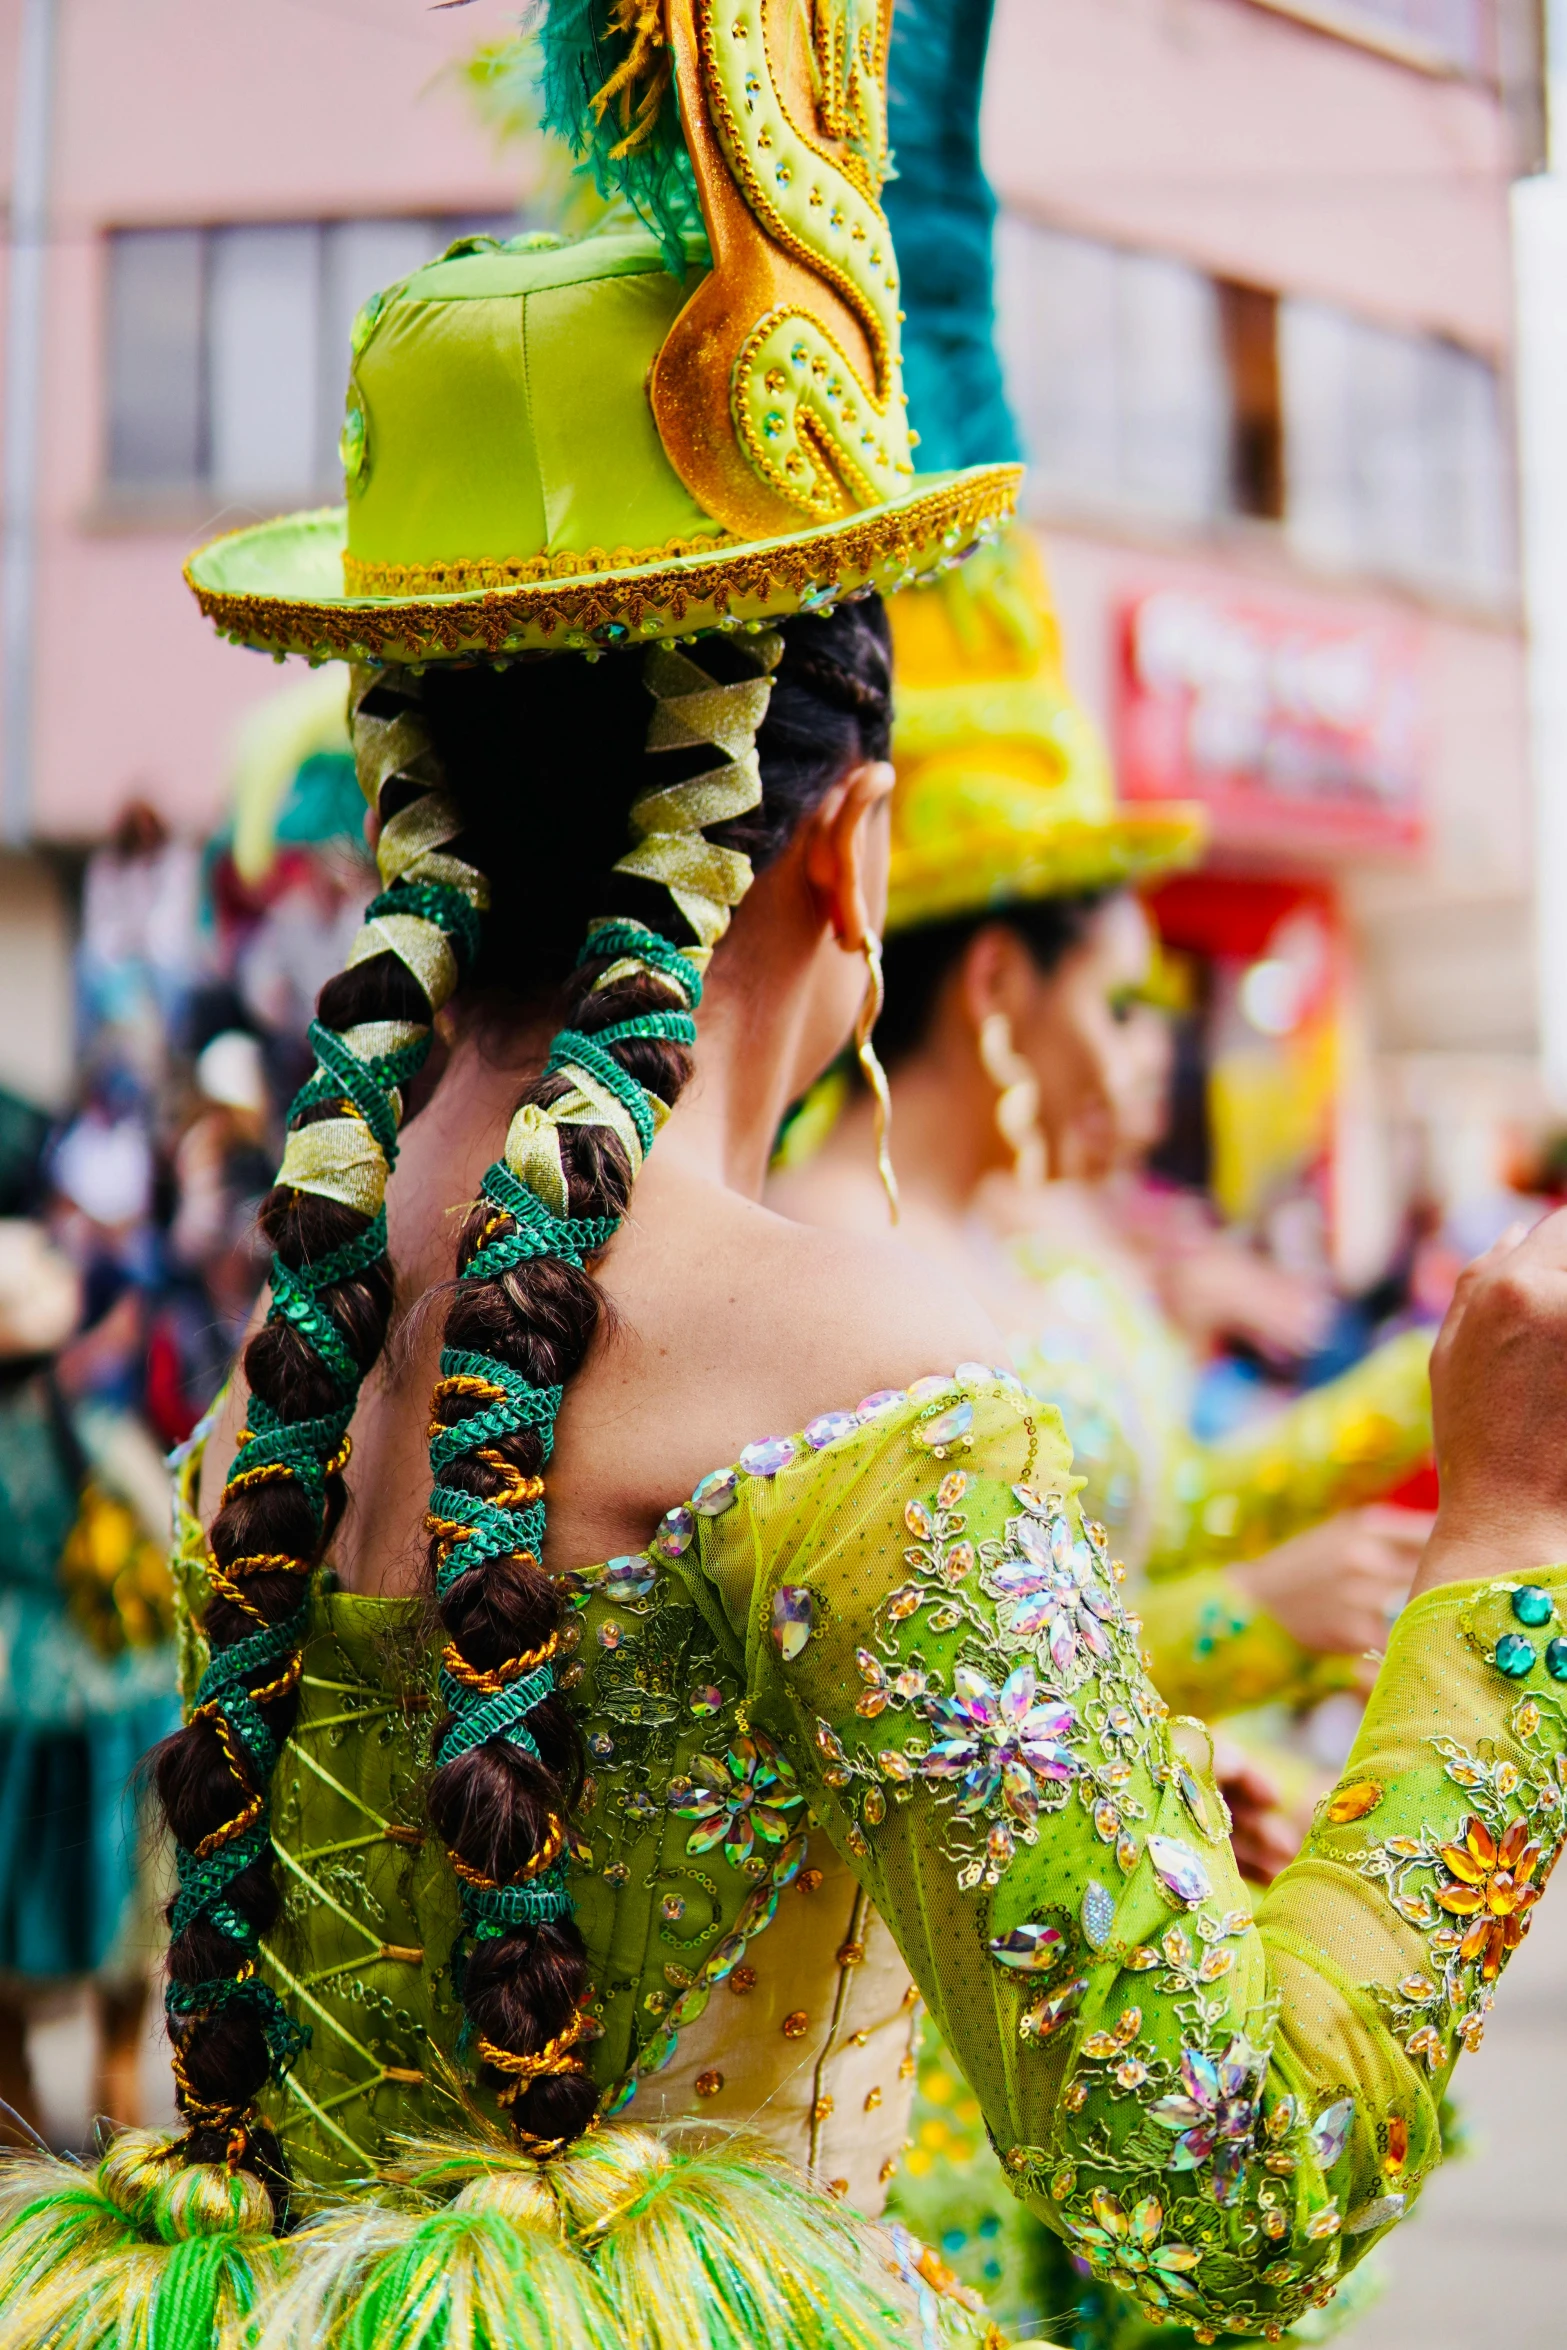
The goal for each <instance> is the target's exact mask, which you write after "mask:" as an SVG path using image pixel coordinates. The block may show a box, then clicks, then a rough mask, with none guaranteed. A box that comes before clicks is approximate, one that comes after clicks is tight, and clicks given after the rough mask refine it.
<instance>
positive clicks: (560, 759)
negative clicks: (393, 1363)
mask: <svg viewBox="0 0 1567 2350" xmlns="http://www.w3.org/2000/svg"><path fill="white" fill-rule="evenodd" d="M757 655H760V658H761V661H762V663H764V664H771V663H776V667H774V668H773V669H772V674H771V678H770V680H769V678H768V677H767V675H766V673H765V669H764V671H763V674H762V675H760V676H759V675H758V661H757V658H756V657H755V656H757ZM649 693H651V694H652V695H653V697H654V712H653V718H652V723H651V727H649V724H648V699H647V697H648V694H649ZM426 701H427V708H428V711H429V717H430V724H431V728H432V735H433V738H434V741H435V743H436V747H437V749H438V751H439V753H440V755H441V757H442V760H443V764H444V768H445V772H446V775H447V779H448V786H449V788H450V789H451V790H452V791H453V793H454V795H455V796H456V797H457V799H458V800H459V801H460V802H461V804H462V805H463V806H464V807H465V808H467V809H469V810H470V811H471V817H470V821H471V825H472V837H474V838H475V839H477V838H479V836H480V835H481V834H482V833H483V831H484V830H485V828H486V824H487V823H498V824H500V825H501V826H503V827H504V825H505V823H506V821H507V818H508V814H509V815H510V818H511V821H513V822H514V823H515V822H516V821H517V817H518V810H517V804H516V800H515V797H514V796H510V795H507V793H506V792H505V789H504V777H505V768H506V765H507V764H508V763H510V764H515V765H516V766H517V767H518V768H519V769H520V771H521V773H523V774H525V775H526V779H527V785H528V794H527V800H526V803H525V805H524V808H523V810H522V812H521V823H522V828H523V834H524V840H523V842H521V843H519V844H518V846H519V848H521V847H524V846H527V847H531V848H532V849H533V851H534V855H533V857H532V859H531V860H530V862H529V864H528V865H526V866H523V867H522V875H523V878H524V879H525V881H526V883H527V903H528V906H529V909H530V916H531V910H532V909H533V908H534V907H535V906H537V907H539V908H540V909H541V912H540V917H539V920H538V921H537V922H534V921H531V920H530V923H529V924H528V925H526V926H523V927H522V928H521V929H520V931H519V930H518V928H517V927H516V926H514V925H512V924H510V923H508V922H507V921H506V920H505V919H504V917H503V915H502V914H501V912H500V910H499V909H498V911H497V919H496V921H495V922H494V923H493V924H492V926H491V945H490V949H489V951H488V952H487V955H486V958H485V961H486V965H487V967H488V971H489V975H490V976H492V977H497V978H500V977H503V976H504V977H505V978H509V979H511V980H512V981H513V983H514V984H519V983H520V984H521V985H523V986H525V987H528V988H530V989H534V990H536V989H537V988H538V986H539V985H540V984H544V985H554V986H556V987H559V985H560V975H561V972H562V970H563V968H565V967H566V966H567V964H568V963H569V959H570V955H571V951H572V943H574V941H575V940H577V939H580V938H581V935H582V928H583V911H582V908H583V903H584V902H585V905H586V908H587V911H588V914H589V915H590V916H591V914H592V912H593V911H594V910H597V911H598V912H599V913H600V915H601V917H602V916H603V909H604V908H605V906H606V905H607V906H609V907H610V908H611V909H612V911H611V912H610V914H609V915H608V916H607V917H603V918H601V919H599V920H598V921H596V922H591V924H590V927H589V933H588V938H587V943H586V945H585V946H583V947H582V948H581V950H580V953H579V954H578V955H577V959H576V965H575V968H574V969H572V970H571V971H570V975H569V978H568V979H567V981H566V983H565V987H564V994H563V998H561V999H559V1000H560V1002H561V1014H562V1018H563V1023H564V1024H563V1026H562V1028H561V1030H560V1032H559V1033H558V1034H557V1036H556V1037H555V1040H554V1043H553V1044H552V1046H551V1049H550V1053H549V1057H548V1060H547V1062H546V1065H545V1069H544V1073H543V1074H542V1076H540V1077H539V1078H537V1079H536V1080H534V1081H533V1082H531V1083H530V1084H529V1085H528V1086H527V1087H526V1088H525V1089H524V1091H523V1094H522V1098H521V1102H520V1105H519V1108H518V1111H517V1114H516V1116H515V1118H514V1119H513V1121H512V1126H511V1130H510V1133H509V1135H508V1139H507V1149H506V1154H505V1157H504V1158H503V1159H502V1160H501V1161H500V1162H498V1163H497V1165H496V1166H495V1167H492V1168H491V1170H490V1172H489V1174H488V1175H487V1176H486V1178H485V1183H484V1192H483V1197H482V1199H481V1201H480V1204H479V1206H478V1207H477V1209H476V1210H475V1212H474V1213H473V1215H472V1216H471V1217H470V1219H469V1221H468V1224H467V1227H466V1229H465V1231H464V1233H463V1236H462V1239H461V1242H460V1244H459V1249H458V1271H459V1276H460V1279H459V1284H458V1288H457V1291H456V1293H455V1295H454V1298H453V1301H452V1305H451V1308H450V1310H449V1314H448V1318H447V1324H446V1332H445V1351H444V1352H443V1355H442V1358H441V1378H440V1381H439V1384H438V1385H437V1387H436V1390H435V1396H434V1400H433V1409H432V1439H433V1441H432V1447H431V1464H432V1469H433V1470H434V1473H435V1480H436V1483H435V1491H434V1493H433V1494H432V1497H431V1508H430V1532H431V1547H430V1566H431V1574H432V1579H433V1582H434V1586H435V1590H436V1594H437V1600H438V1605H439V1609H440V1616H441V1621H442V1624H443V1626H444V1628H445V1631H446V1634H447V1647H446V1650H445V1655H444V1661H443V1680H442V1688H443V1694H444V1696H445V1699H446V1702H447V1705H448V1707H449V1709H450V1710H449V1715H448V1718H447V1721H446V1723H445V1725H444V1726H443V1729H442V1730H441V1732H440V1733H439V1737H438V1746H437V1765H438V1767H437V1769H436V1771H435V1773H434V1775H433V1778H432V1781H431V1786H430V1796H429V1803H430V1812H431V1817H432V1820H433V1821H434V1824H435V1826H436V1828H437V1830H438V1832H439V1833H440V1835H441V1836H442V1837H443V1839H444V1840H445V1842H446V1844H447V1847H448V1849H449V1851H450V1852H451V1855H452V1860H453V1865H454V1867H455V1869H456V1871H457V1876H458V1880H459V1885H460V1887H461V1892H462V1904H463V1915H464V1935H463V1939H462V1947H461V1948H460V1950H459V1953H458V1960H459V1965H458V1973H459V1979H460V1983H461V1992H462V1997H463V2002H464V2005H465V2008H466V2011H467V2016H468V2022H469V2027H470V2032H471V2035H472V2042H473V2047H474V2051H475V2053H476V2055H477V2057H478V2059H479V2061H480V2063H481V2065H482V2067H483V2068H484V2077H485V2078H487V2079H488V2080H489V2082H490V2083H491V2085H492V2087H494V2088H495V2090H496V2092H497V2094H498V2096H499V2098H500V2101H501V2102H502V2103H503V2104H504V2105H507V2106H508V2107H509V2109H510V2113H511V2118H512V2121H513V2123H514V2125H515V2127H516V2130H517V2132H518V2136H519V2139H520V2141H521V2143H522V2145H523V2146H524V2148H525V2149H527V2150H529V2151H531V2152H533V2153H535V2154H537V2155H539V2156H541V2157H542V2156H544V2155H547V2154H549V2153H552V2152H554V2151H555V2150H556V2149H558V2148H559V2147H561V2146H563V2145H567V2144H569V2143H571V2141H572V2140H574V2139H575V2138H577V2137H578V2136H580V2135H581V2133H582V2132H583V2131H584V2130H585V2129H586V2128H588V2127H589V2126H591V2123H592V2120H593V2115H594V2106H595V2091H594V2088H593V2085H592V2083H591V2081H590V2079H589V2078H588V2075H587V2072H586V2069H585V2066H584V2064H583V2061H582V2056H581V2053H580V2043H581V2041H582V2040H583V2039H584V2038H585V2037H586V2036H587V2035H588V2033H589V2032H590V2031H591V2028H592V2027H591V2025H590V2024H589V2023H588V2021H587V2018H586V2016H585V2015H584V2012H583V2009H582V2006H581V2004H580V2003H581V2001H582V1998H583V1994H584V1992H585V1990H586V1988H587V1972H586V1960H585V1954H584V1949H583V1944H582V1939H581V1935H580V1933H579V1932H578V1929H577V1927H576V1925H575V1923H574V1922H573V1919H572V1915H571V1902H570V1897H569V1894H568V1892H567V1890H566V1850H567V1843H568V1838H569V1835H570V1828H569V1815H570V1812H571V1809H572V1806H573V1805H574V1803H575V1801H576V1799H577V1796H578V1793H579V1790H580V1786H581V1780H582V1771H583V1757H582V1749H581V1743H580V1739H579V1735H578V1731H577V1726H576V1723H575V1721H574V1719H573V1715H572V1711H571V1708H570V1706H569V1703H568V1702H567V1700H566V1695H565V1693H566V1691H567V1690H568V1689H569V1688H570V1686H571V1683H572V1682H573V1680H574V1679H575V1678H576V1677H577V1674H578V1672H579V1671H580V1668H579V1667H577V1666H575V1665H573V1664H571V1663H569V1662H567V1661H564V1659H565V1655H566V1651H567V1648H568V1645H569V1643H570V1639H571V1628H570V1627H569V1626H568V1624H567V1621H566V1616H567V1611H566V1607H565V1602H564V1597H563V1593H562V1590H561V1587H560V1585H559V1584H558V1583H557V1582H556V1581H555V1580H554V1579H553V1578H552V1577H551V1576H550V1575H549V1574H547V1573H546V1572H545V1570H544V1568H543V1566H542V1563H541V1561H542V1556H543V1543H544V1498H543V1497H544V1472H545V1470H546V1468H547V1465H548V1461H549V1457H550V1448H551V1444H552V1441H553V1431H554V1423H555V1416H556V1413H557V1411H558V1409H559V1405H560V1400H561V1395H562V1391H563V1389H564V1387H565V1385H566V1383H567V1382H568V1381H569V1380H570V1379H571V1377H572V1376H573V1375H574V1373H575V1372H576V1371H577V1370H578V1369H579V1368H580V1366H581V1364H582V1361H583V1359H584V1356H585V1355H586V1353H587V1351H588V1348H589V1346H590V1344H591V1342H592V1339H593V1336H594V1333H595V1331H596V1329H597V1327H598V1321H599V1315H600V1310H601V1302H602V1301H601V1298H600V1294H599V1291H598V1288H597V1286H596V1284H595V1281H594V1279H593V1276H592V1272H591V1269H590V1268H591V1263H592V1260H593V1259H594V1258H595V1257H596V1256H597V1254H598V1253H599V1252H600V1251H601V1250H602V1249H603V1248H604V1247H605V1246H606V1245H607V1243H608V1241H609V1239H610V1237H611V1235H612V1234H613V1232H614V1231H615V1229H616V1227H617V1225H618V1224H619V1222H620V1219H621V1218H622V1216H623V1215H624V1213H625V1211H626V1206H627V1203H628V1200H629V1198H630V1193H631V1187H632V1184H633V1181H634V1179H635V1174H636V1170H637V1168H638V1166H639V1165H640V1162H641V1158H642V1156H643V1154H644V1153H645V1151H646V1150H647V1148H648V1147H649V1146H650V1145H651V1143H652V1140H653V1136H654V1132H655V1131H656V1127H657V1125H658V1124H659V1123H661V1121H662V1118H663V1116H664V1115H665V1114H666V1113H667V1111H668V1109H669V1108H671V1107H672V1106H673V1105H674V1103H675V1102H676V1100H677V1099H678V1098H679V1095H680V1093H681V1090H682V1088H683V1087H684V1085H685V1084H686V1081H687V1079H688V1077H689V1076H690V1073H691V1066H692V1063H691V1046H692V1044H693V1043H694V1040H695V1027H694V1023H693V1019H692V1015H693V1014H694V1012H695V1011H696V1008H697V1005H698V1004H699V1002H700V1000H701V990H702V977H701V974H702V969H703V967H704V966H705V964H706V962H707V959H708V952H709V951H710V949H711V946H712V945H713V943H714V942H715V940H716V939H717V937H719V936H721V934H722V930H723V928H724V926H725V924H726V923H727V921H728V913H729V907H730V906H731V905H732V904H734V903H737V902H738V900H739V898H740V896H741V895H742V894H743V891H744V889H745V887H746V885H747V883H748V881H749V878H750V873H751V867H752V863H753V861H754V862H766V861H767V859H768V858H770V857H771V856H772V855H773V854H775V853H776V852H777V850H778V849H779V848H780V847H781V846H782V845H783V844H784V843H785V842H786V841H787V840H788V838H789V837H790V835H791V833H792V832H793V830H794V828H795V825H796V824H797V822H798V820H799V818H800V816H801V815H802V813H803V812H804V811H805V810H806V809H807V808H809V807H810V806H812V805H814V803H815V802H816V801H817V800H818V799H819V798H820V797H821V796H822V794H823V793H824V792H825V791H826V790H827V789H828V788H830V786H831V784H832V783H833V782H834V781H835V780H836V779H837V778H838V777H839V776H840V775H842V774H843V772H844V771H845V770H846V768H848V767H849V766H850V765H852V764H853V763H854V762H855V761H857V760H859V759H862V758H866V757H872V758H877V757H882V756H885V753H886V748H887V739H888V730H889V724H890V696H889V659H888V648H887V635H886V623H885V618H884V616H883V614H882V611H881V607H880V605H879V604H878V603H876V602H874V601H868V602H865V603H862V604H860V605H858V606H854V607H847V608H843V609H840V611H838V612H837V613H836V614H834V615H833V616H831V617H830V618H828V619H822V618H816V617H812V618H802V619H800V620H797V621H794V622H791V623H788V624H786V625H785V627H784V629H783V630H782V631H780V632H779V634H778V636H777V637H776V638H772V639H769V640H763V642H762V643H760V644H758V645H756V646H747V645H746V644H745V642H744V640H742V641H741V642H740V643H735V642H728V641H724V640H716V641H715V640H705V641H704V642H703V643H702V644H701V645H699V646H698V647H697V648H696V649H695V652H694V654H693V655H689V656H688V655H685V654H682V653H678V652H672V651H669V650H666V649H663V648H660V649H658V650H655V651H654V652H652V653H650V654H645V655H644V654H631V653H627V654H619V655H612V656H609V657H607V658H606V659H605V660H604V661H602V662H601V663H600V664H598V665H597V666H596V667H595V668H594V669H592V670H585V668H584V665H582V664H580V663H571V662H556V661H552V662H550V663H549V664H547V665H544V666H543V667H541V668H540V669H539V670H537V671H535V672H534V673H532V674H531V675H530V674H529V673H528V672H526V671H523V672H521V673H520V674H519V673H515V672H514V673H512V674H510V675H509V676H507V677H505V678H497V677H496V676H495V675H494V673H493V672H491V673H487V674H485V675H475V676H469V677H462V676H456V677H451V678H449V679H446V680H444V681H438V680H437V679H435V678H434V677H432V678H431V680H430V681H429V691H428V693H427V697H426ZM588 744H591V745H592V752H591V754H589V755H591V757H592V760H593V766H594V769H595V773H594V774H593V775H584V774H583V772H582V769H583V761H584V755H585V751H586V746H587V745H588ZM644 745H645V748H646V751H647V752H648V753H650V754H651V755H652V758H653V761H654V767H655V775H654V781H653V782H652V784H651V785H650V786H648V787H647V788H645V789H644V790H643V791H642V792H641V793H640V794H639V796H638V798H637V799H636V801H635V803H634V805H633V807H632V810H631V820H632V829H633V832H634V833H635V834H636V835H637V836H638V839H637V845H636V846H635V847H634V848H633V850H632V851H631V853H630V854H629V855H627V856H624V857H622V858H621V859H620V860H619V862H618V864H617V865H616V866H615V869H614V875H613V876H607V875H606V873H605V866H606V865H607V864H608V862H609V857H610V856H611V855H613V847H610V849H609V853H608V854H605V853H604V845H603V828H604V827H605V825H606V822H608V823H611V824H613V823H614V822H615V821H616V806H617V800H618V804H619V807H620V808H621V809H623V808H624V799H623V797H620V795H619V794H618V793H617V791H616V789H615V786H614V784H613V782H610V781H609V779H610V778H611V777H613V776H614V774H615V773H616V770H617V767H618V770H619V772H620V774H622V775H624V776H628V777H630V776H635V775H636V774H637V771H638V769H639V768H640V769H641V772H642V775H643V776H646V774H647V768H646V766H645V765H643V761H642V753H643V749H644ZM753 745H754V747H753ZM508 746H509V748H508ZM715 746H716V749H717V751H718V753H720V754H721V755H722V764H717V765H715V748H714V747H715ZM519 754H520V756H519ZM523 757H525V759H526V767H525V768H522V766H521V759H522V758H523ZM601 762H602V765H601ZM599 773H602V774H603V776H604V777H605V780H606V785H607V788H606V789H604V790H602V791H598V790H595V788H594V787H595V783H596V781H597V776H598V774H599ZM622 790H623V787H622ZM481 807H482V808H483V809H485V810H486V811H488V814H487V815H486V816H481V814H480V810H481ZM584 810H586V811H587V813H586V815H584V813H583V811H584ZM624 821H625V819H624V815H623V814H622V815H620V816H619V818H618V822H619V825H620V828H621V839H622V840H623V839H624V829H623V828H624ZM584 823H588V824H590V825H591V826H592V827H594V828H595V829H597V831H598V834H599V839H598V842H597V844H596V852H592V851H590V852H589V853H587V854H585V853H584V852H585V851H589V844H588V840H587V838H586V837H585V836H584V835H583V833H582V829H581V828H582V826H583V824H584ZM552 833H553V834H554V836H555V837H554V839H553V841H552V840H551V838H550V835H551V834H552ZM552 851H553V852H554V853H551V852H552ZM482 853H483V854H484V862H485V865H486V869H487V870H489V871H490V872H492V873H493V874H495V875H496V876H497V878H499V876H501V875H502V874H504V873H508V872H516V871H518V870H519V866H520V865H521V863H522V860H521V858H520V857H519V856H508V855H507V854H506V852H505V850H504V848H499V847H497V848H495V849H489V850H485V851H483V852H482ZM557 878H558V879H559V880H560V882H561V884H562V889H563V891H564V893H565V894H564V898H562V897H561V896H560V895H559V894H558V893H557V891H556V887H555V885H556V881H557ZM666 893H667V894H666ZM574 897H575V898H577V899H578V904H577V905H576V906H575V907H573V905H572V904H571V900H572V898H574ZM671 897H673V899H674V901H675V906H676V908H677V909H678V911H672V910H671V905H670V899H671ZM568 942H570V943H568ZM505 960H509V961H510V964H511V968H510V969H509V970H504V971H503V969H502V964H503V961H505ZM483 975H484V973H483V972H481V976H483ZM563 1111H564V1112H565V1113H566V1115H565V1116H564V1117H563V1116H562V1113H563Z"/></svg>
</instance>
